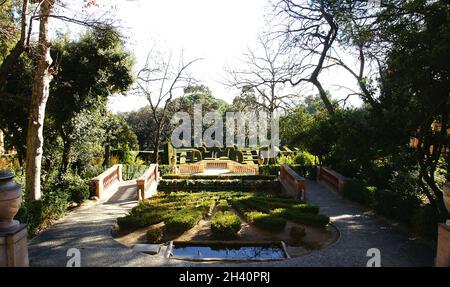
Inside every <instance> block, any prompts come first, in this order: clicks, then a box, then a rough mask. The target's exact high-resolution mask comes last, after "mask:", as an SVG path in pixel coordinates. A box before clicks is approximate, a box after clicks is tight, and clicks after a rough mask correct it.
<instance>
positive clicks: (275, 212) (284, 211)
mask: <svg viewBox="0 0 450 287" xmlns="http://www.w3.org/2000/svg"><path fill="white" fill-rule="evenodd" d="M270 214H272V215H275V216H282V217H285V216H286V214H287V209H286V208H275V209H274V210H272V212H270Z"/></svg>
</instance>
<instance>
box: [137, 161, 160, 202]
mask: <svg viewBox="0 0 450 287" xmlns="http://www.w3.org/2000/svg"><path fill="white" fill-rule="evenodd" d="M155 182H158V165H157V164H151V165H150V167H149V168H148V169H147V170H146V171H145V172H144V174H143V175H142V176H141V177H139V178H138V179H136V185H137V192H138V194H137V197H138V199H139V200H143V199H145V198H147V196H146V194H145V192H146V191H147V190H148V189H149V188H150V186H151V185H152V184H153V183H155Z"/></svg>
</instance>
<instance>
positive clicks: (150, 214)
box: [116, 191, 337, 255]
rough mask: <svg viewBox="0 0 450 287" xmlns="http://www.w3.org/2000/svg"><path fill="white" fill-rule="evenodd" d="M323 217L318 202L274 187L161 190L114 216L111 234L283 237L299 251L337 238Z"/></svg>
mask: <svg viewBox="0 0 450 287" xmlns="http://www.w3.org/2000/svg"><path fill="white" fill-rule="evenodd" d="M328 223H329V218H328V217H327V216H325V215H321V214H319V207H318V206H314V205H308V204H306V203H305V202H304V201H302V200H297V199H292V198H290V197H287V196H286V195H283V194H281V193H276V192H266V193H259V192H258V193H255V192H237V191H216V192H183V191H175V192H161V193H158V194H157V195H155V196H154V197H152V198H149V199H146V200H144V201H141V202H140V203H139V204H138V205H137V206H136V207H134V208H133V209H132V210H131V211H130V213H129V215H127V216H125V217H122V218H119V219H118V225H119V228H120V232H119V236H118V237H117V238H116V239H117V240H118V241H119V242H122V243H124V244H126V245H133V244H139V243H141V244H142V243H150V244H154V243H156V244H164V243H169V242H171V241H176V242H185V243H186V244H188V243H189V242H204V243H207V244H212V245H214V242H217V243H224V242H235V243H239V242H246V243H247V244H248V243H255V244H257V243H258V244H264V243H273V242H281V241H283V242H285V243H286V244H287V245H288V246H291V247H293V248H294V249H293V250H294V252H293V254H297V255H301V254H304V253H305V252H307V250H311V249H317V248H322V247H324V246H326V245H328V244H329V243H331V242H333V241H334V240H335V239H336V236H337V231H336V230H335V229H334V228H333V227H331V226H329V225H328ZM295 248H297V249H295Z"/></svg>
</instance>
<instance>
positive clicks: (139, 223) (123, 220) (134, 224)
mask: <svg viewBox="0 0 450 287" xmlns="http://www.w3.org/2000/svg"><path fill="white" fill-rule="evenodd" d="M117 224H118V225H119V228H120V230H122V231H127V230H131V229H135V228H141V227H144V226H145V223H144V220H143V218H142V217H141V216H137V215H127V216H124V217H119V218H117Z"/></svg>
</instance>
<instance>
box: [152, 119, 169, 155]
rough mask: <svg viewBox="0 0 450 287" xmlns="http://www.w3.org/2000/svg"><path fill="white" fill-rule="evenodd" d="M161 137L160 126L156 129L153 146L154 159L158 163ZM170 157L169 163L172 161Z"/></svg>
mask: <svg viewBox="0 0 450 287" xmlns="http://www.w3.org/2000/svg"><path fill="white" fill-rule="evenodd" d="M160 138H161V130H160V129H159V128H158V129H157V131H156V138H155V146H154V148H153V159H154V161H155V162H154V163H158V162H159V141H160ZM170 160H171V159H170V158H169V163H170Z"/></svg>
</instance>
